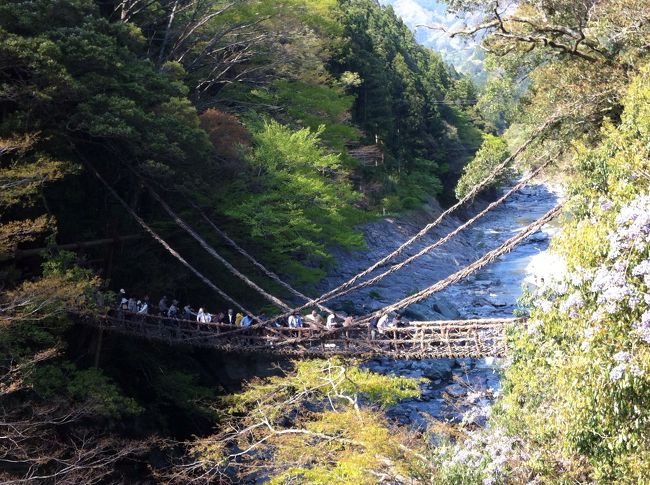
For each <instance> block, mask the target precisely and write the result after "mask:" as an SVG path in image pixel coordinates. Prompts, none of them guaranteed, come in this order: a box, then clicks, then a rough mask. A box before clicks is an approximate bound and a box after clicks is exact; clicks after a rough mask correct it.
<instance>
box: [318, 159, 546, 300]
mask: <svg viewBox="0 0 650 485" xmlns="http://www.w3.org/2000/svg"><path fill="white" fill-rule="evenodd" d="M552 161H553V160H552V159H549V160H548V161H546V162H545V163H543V164H542V165H540V166H539V167H538V168H536V169H535V170H534V171H533V172H531V173H529V174H528V175H526V176H525V177H524V178H522V179H521V180H520V181H519V182H518V183H517V184H516V185H514V186H513V187H512V188H511V189H510V190H508V191H507V192H506V193H505V194H503V195H502V196H501V197H500V198H499V199H497V200H495V201H494V202H492V203H491V204H489V205H488V206H487V207H485V209H483V210H482V211H481V212H479V213H478V214H476V215H475V216H474V217H472V218H471V219H469V220H467V221H466V222H465V223H463V224H461V225H460V226H458V227H457V228H456V229H454V230H453V231H452V232H450V233H449V234H447V235H446V236H445V237H443V238H442V239H438V240H437V241H436V242H434V243H433V244H429V245H428V246H426V247H424V248H422V249H421V250H420V251H419V252H417V253H416V254H414V255H413V256H410V257H409V258H407V259H405V260H404V261H402V262H401V263H398V264H395V265H393V266H391V267H390V268H389V269H388V270H386V271H384V272H383V273H381V274H378V275H377V276H374V277H373V278H370V279H369V280H366V281H363V282H361V283H359V284H357V285H354V286H351V287H350V288H347V289H345V290H343V291H341V292H339V293H337V294H336V295H333V296H329V297H327V298H323V299H322V301H329V300H331V299H333V298H340V297H341V296H343V295H347V294H348V293H352V292H353V291H357V290H360V289H362V288H365V287H367V286H370V285H372V284H374V283H377V282H378V281H380V280H382V279H384V278H385V277H387V276H389V275H391V274H393V273H395V272H397V271H399V270H400V269H402V268H403V267H404V266H407V265H408V264H410V263H412V262H413V261H415V260H416V259H418V258H421V257H422V256H424V255H425V254H427V253H429V252H430V251H432V250H434V249H436V248H438V247H440V246H442V245H443V244H445V243H446V242H447V241H449V240H450V239H452V238H453V237H454V236H456V235H457V234H459V233H460V232H461V231H463V230H464V229H466V228H467V227H469V226H471V225H472V224H474V223H475V222H476V221H477V220H479V219H480V218H481V217H483V216H484V215H485V214H487V213H488V212H489V211H491V210H492V209H494V208H495V207H496V206H498V205H500V204H502V203H503V202H504V201H505V200H506V199H508V198H509V197H510V196H511V195H512V194H514V193H515V192H518V191H519V190H521V189H522V188H523V187H525V186H526V185H527V184H528V183H529V182H530V181H531V180H532V179H533V178H535V177H536V176H537V175H538V174H539V173H540V172H541V171H542V170H543V169H544V168H546V167H547V166H548V165H550V164H551V162H552Z"/></svg>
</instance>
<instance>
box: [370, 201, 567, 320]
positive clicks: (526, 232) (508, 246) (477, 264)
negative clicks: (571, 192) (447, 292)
mask: <svg viewBox="0 0 650 485" xmlns="http://www.w3.org/2000/svg"><path fill="white" fill-rule="evenodd" d="M563 205H564V204H563V203H560V204H558V205H556V206H555V207H554V208H553V209H551V210H550V211H548V212H547V213H546V214H544V215H543V216H542V217H540V218H539V219H537V220H536V221H535V222H533V223H531V224H529V225H528V226H526V227H525V228H524V229H523V230H522V231H520V232H519V233H518V234H517V235H515V236H513V237H511V238H510V239H508V240H507V241H506V242H504V243H503V244H502V245H501V246H499V247H498V248H496V249H493V250H492V251H490V252H488V253H487V254H485V255H484V256H483V257H481V258H480V259H478V260H476V261H474V262H473V263H472V264H470V265H468V266H466V267H465V268H463V269H461V270H460V271H457V272H456V273H454V274H452V275H450V276H448V277H447V278H445V279H443V280H441V281H439V282H437V283H435V284H433V285H431V286H429V287H428V288H425V289H423V290H421V291H418V292H417V293H415V294H414V295H411V296H408V297H406V298H404V299H402V300H400V301H398V302H396V303H393V304H392V305H387V306H385V307H384V308H381V309H379V310H377V311H375V312H373V313H371V314H370V315H368V316H366V317H364V318H362V319H360V320H359V321H360V322H366V321H368V320H370V319H372V318H374V317H377V316H379V315H383V314H384V313H390V312H394V311H397V310H399V309H401V308H404V307H407V306H409V305H412V304H414V303H418V302H420V301H422V300H424V299H426V298H428V297H430V296H431V295H433V294H434V293H438V292H439V291H441V290H443V289H445V288H447V287H448V286H450V285H452V284H454V283H456V282H458V281H460V280H462V279H464V278H466V277H467V276H469V275H470V274H472V273H474V272H475V271H477V270H479V269H481V268H482V267H484V266H485V265H487V264H489V263H491V262H493V261H494V260H496V259H497V258H498V257H500V256H502V255H503V254H505V253H507V252H510V251H512V249H513V248H515V247H516V246H517V245H519V244H520V243H521V242H522V241H524V240H525V239H526V238H528V236H530V235H531V234H533V233H535V232H537V231H539V230H540V229H541V228H542V227H543V226H544V225H545V224H547V223H548V222H550V221H551V220H552V219H554V218H555V217H556V216H557V215H558V214H559V213H560V211H561V210H562V207H563Z"/></svg>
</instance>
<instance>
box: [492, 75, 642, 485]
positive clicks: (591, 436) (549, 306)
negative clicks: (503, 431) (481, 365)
mask: <svg viewBox="0 0 650 485" xmlns="http://www.w3.org/2000/svg"><path fill="white" fill-rule="evenodd" d="M648 72H649V71H648V70H647V69H644V70H643V71H642V74H641V75H640V76H639V77H638V78H637V79H636V80H635V81H634V82H633V83H632V84H631V87H630V89H629V92H628V95H627V97H626V100H625V111H624V113H623V115H622V118H621V123H620V124H619V126H618V127H613V126H611V125H610V124H607V125H606V126H605V127H604V128H603V133H602V135H603V139H602V141H601V143H599V144H598V145H597V146H595V147H593V148H586V147H584V146H583V147H580V148H579V149H578V154H577V156H576V157H575V161H574V170H575V172H574V176H573V177H572V183H571V187H570V194H571V198H570V201H569V202H570V209H569V210H570V214H571V216H572V217H571V218H569V219H568V220H567V221H566V222H565V224H564V231H563V233H562V237H561V238H560V240H559V241H558V242H557V243H556V246H557V250H558V251H559V252H560V253H561V254H562V255H563V256H564V258H565V259H566V263H567V265H568V268H569V274H568V275H567V277H566V279H565V280H564V281H560V282H548V283H547V285H546V286H545V287H544V288H542V289H541V290H540V291H539V292H538V294H536V295H534V298H532V299H531V300H532V302H533V307H532V308H531V319H532V320H531V322H530V323H529V328H528V330H523V329H522V330H520V331H518V332H516V333H515V334H514V335H513V337H512V338H513V350H512V352H513V363H512V366H511V367H510V368H509V369H508V371H507V373H506V382H505V385H504V390H505V399H504V400H503V402H502V403H501V405H500V407H499V413H498V415H499V418H498V419H499V423H500V425H501V426H503V427H505V428H507V429H509V432H510V433H511V434H513V435H517V436H520V437H522V439H524V440H525V441H526V443H527V445H528V446H531V447H533V448H534V449H535V455H536V456H537V459H538V460H539V459H540V458H541V459H542V461H541V463H540V462H539V461H536V460H534V459H533V458H532V457H531V458H530V459H529V460H528V461H527V462H526V465H525V466H526V467H529V469H533V470H535V471H536V473H539V474H540V475H541V476H543V477H545V478H546V479H547V480H549V481H554V480H557V479H559V477H560V476H562V479H563V480H564V479H566V480H568V479H569V478H570V477H571V478H573V479H574V480H584V479H585V478H584V477H591V478H592V479H593V480H595V481H597V482H599V483H612V482H618V483H638V482H639V481H643V480H644V479H645V477H647V476H648V471H649V470H650V461H648V458H647V457H648V456H649V455H648V450H649V449H650V448H649V447H650V442H649V441H648V437H647V429H648V426H649V425H650V414H648V411H647V410H648V407H649V406H650V384H649V381H648V370H649V369H650V347H649V346H648V342H647V336H644V335H645V334H644V333H643V329H644V328H645V327H644V325H645V324H644V323H643V322H645V321H646V320H647V319H648V315H650V312H648V301H647V299H646V298H644V295H647V278H645V277H644V274H645V273H644V271H645V270H644V269H643V268H644V266H643V265H644V264H646V263H647V261H648V259H647V258H648V256H649V254H648V244H647V241H646V240H645V232H644V231H646V229H640V231H641V232H640V233H636V232H634V230H633V229H631V228H633V227H636V226H634V224H637V225H638V226H639V227H641V224H644V225H643V227H644V228H645V227H646V225H647V224H646V223H644V222H642V221H643V220H645V219H644V218H645V216H641V214H638V215H637V214H636V212H635V211H638V210H641V213H642V214H645V213H646V212H647V209H643V208H642V209H635V207H640V206H639V204H643V202H642V201H644V200H646V198H647V190H648V186H649V185H650V184H649V183H648V180H647V179H646V178H643V177H641V178H639V177H638V174H640V173H645V172H646V171H647V170H648V169H649V168H650V157H648V152H647V150H645V149H644V148H643V147H645V146H647V144H648V143H649V142H650V136H649V133H648V131H647V129H646V127H647V126H648V123H649V122H650V112H649V111H648V108H647V106H648V101H650V83H649V82H648V80H649V79H650V78H649V77H648ZM646 205H647V204H646ZM634 221H636V222H634ZM544 462H545V464H544ZM540 465H543V466H540Z"/></svg>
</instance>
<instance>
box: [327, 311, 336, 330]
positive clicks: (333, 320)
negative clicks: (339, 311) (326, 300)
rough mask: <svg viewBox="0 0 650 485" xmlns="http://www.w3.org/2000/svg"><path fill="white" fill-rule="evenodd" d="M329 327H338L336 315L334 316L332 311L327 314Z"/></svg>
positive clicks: (329, 328)
mask: <svg viewBox="0 0 650 485" xmlns="http://www.w3.org/2000/svg"><path fill="white" fill-rule="evenodd" d="M326 326H327V329H328V330H331V329H333V328H334V327H336V317H335V316H334V314H333V313H330V314H329V315H327V323H326Z"/></svg>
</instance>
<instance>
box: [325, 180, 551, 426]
mask: <svg viewBox="0 0 650 485" xmlns="http://www.w3.org/2000/svg"><path fill="white" fill-rule="evenodd" d="M558 198H559V193H558V191H557V190H554V189H552V188H551V187H550V186H548V185H545V184H539V185H531V186H529V187H525V188H524V189H523V190H521V191H520V192H518V193H516V194H513V195H512V196H511V197H510V198H509V199H508V200H507V201H506V202H505V203H503V204H502V205H500V206H499V207H497V208H495V209H494V210H493V211H491V212H490V213H488V214H487V215H486V216H484V217H483V218H482V219H481V220H479V221H478V222H477V223H476V224H475V225H473V226H472V227H470V228H468V229H466V230H465V231H464V232H462V233H461V234H459V235H458V236H456V237H455V238H454V239H452V240H451V241H449V242H448V243H447V244H446V245H444V246H442V247H440V248H439V249H437V250H435V251H434V252H432V253H430V254H427V255H426V256H423V257H422V258H420V259H419V260H418V261H416V262H415V263H413V264H411V265H410V266H407V267H406V268H404V269H402V270H401V271H398V272H397V273H395V274H393V275H390V276H389V277H387V278H385V279H384V280H382V281H380V282H378V283H377V284H376V285H375V286H373V287H371V288H365V289H363V290H361V291H359V292H357V293H353V294H351V295H348V296H345V297H343V298H342V299H341V300H339V301H335V303H334V306H335V307H338V308H339V309H342V310H344V311H347V312H352V313H355V314H357V315H358V314H363V313H367V312H368V311H370V310H375V309H379V308H381V307H383V306H385V305H388V304H390V303H392V302H394V301H397V300H399V299H401V298H404V297H405V296H407V295H409V294H412V293H413V292H414V291H416V290H419V289H422V288H424V287H427V286H429V285H431V284H433V283H435V282H436V281H438V280H440V279H442V278H445V277H446V276H448V275H450V274H452V273H454V272H456V271H458V270H459V269H461V268H463V267H464V266H466V265H467V264H469V263H471V262H472V261H474V260H476V259H478V258H479V257H481V256H482V255H483V254H484V253H485V252H487V251H489V250H491V249H494V248H496V247H497V246H499V245H500V244H501V243H503V242H504V241H505V240H506V239H508V238H510V237H512V236H513V235H514V234H515V233H516V232H518V231H520V230H521V229H523V228H524V227H525V226H526V225H528V224H530V223H531V222H533V221H534V220H536V219H537V218H539V217H540V216H541V215H543V214H544V213H545V212H547V211H548V210H549V209H551V208H552V207H553V206H554V205H555V204H556V203H557V201H558ZM485 203H486V202H485V201H476V202H475V203H474V204H473V206H471V207H470V208H469V209H467V210H466V211H465V213H463V214H460V215H456V216H452V217H450V218H448V219H446V220H445V221H444V222H443V223H442V224H441V225H440V226H438V227H436V228H434V229H433V230H432V231H431V232H430V233H429V234H428V235H426V236H425V237H423V238H422V239H421V240H420V241H418V242H417V243H415V244H414V245H413V246H412V247H411V249H410V250H409V251H408V252H407V254H404V255H403V256H402V257H403V258H406V257H407V256H408V255H410V254H413V253H415V252H416V251H418V250H419V249H420V248H422V247H424V246H426V245H429V244H431V243H432V242H434V241H436V240H438V239H439V238H441V237H443V236H445V235H446V234H447V233H449V232H450V231H452V230H453V229H454V228H456V227H457V226H458V225H460V224H462V222H463V220H462V218H463V217H469V216H471V214H472V213H474V212H476V211H478V210H480V209H481V208H482V207H483V206H484V204H485ZM440 211H441V209H440V207H438V206H436V205H430V206H428V207H426V208H425V209H423V210H421V211H418V212H414V213H411V214H408V215H405V216H403V217H400V218H384V219H382V220H379V221H376V222H373V223H371V224H368V225H366V226H365V227H364V232H365V235H366V241H367V244H368V250H367V251H359V252H354V253H346V252H340V253H338V254H337V269H336V271H334V272H332V274H331V275H330V276H329V277H328V278H327V279H326V280H325V281H324V283H323V285H322V287H321V288H320V290H323V291H325V290H327V289H328V288H331V287H334V286H336V285H337V284H339V283H341V282H342V281H345V280H347V279H349V278H350V277H351V276H353V275H354V274H356V273H358V272H359V271H361V270H363V269H365V268H366V267H368V266H370V264H372V263H374V262H375V261H377V260H378V259H380V258H381V257H383V256H384V255H386V254H387V253H389V252H390V251H392V250H393V249H395V248H396V247H398V246H399V245H400V244H402V242H403V241H404V240H406V239H407V238H408V237H410V236H411V235H413V234H414V233H416V232H417V231H418V230H419V229H420V228H421V227H422V226H423V225H425V224H426V223H428V222H430V221H431V220H433V219H434V218H435V217H436V216H437V215H438V214H439V213H440ZM555 231H556V227H555V226H554V225H553V224H549V225H547V226H545V227H544V228H543V230H542V231H540V232H538V233H536V234H534V235H532V236H531V237H529V238H528V239H527V240H526V241H525V242H524V243H523V244H521V245H520V246H518V247H517V248H516V249H514V250H513V251H512V252H510V253H508V254H506V255H504V256H502V257H501V258H500V259H499V260H497V261H496V262H494V263H492V264H491V265H489V266H487V267H485V268H484V269H483V270H481V271H479V272H477V273H475V274H473V275H471V276H470V277H468V278H467V279H465V280H464V281H462V282H460V283H458V284H456V285H454V286H452V287H449V288H447V289H446V290H444V291H443V292H440V293H438V294H436V295H434V296H432V297H431V298H429V299H428V300H426V301H424V302H421V303H419V304H417V305H413V306H412V307H410V308H408V309H405V311H404V316H405V317H406V319H407V320H442V319H457V318H493V317H510V316H512V313H513V311H514V309H515V308H516V302H517V299H518V298H519V297H520V295H521V292H522V285H523V284H525V283H527V284H535V282H536V281H537V280H538V279H540V278H543V277H548V276H549V275H550V274H551V273H554V272H559V271H561V263H560V262H559V261H558V260H556V259H555V258H554V257H553V256H552V255H551V254H550V253H549V252H548V245H549V239H550V236H551V235H552V234H553V233H554V232H555ZM365 365H366V366H367V367H368V368H369V369H372V370H373V371H376V372H380V373H385V374H388V373H391V374H395V375H399V376H407V377H415V378H422V379H423V384H422V396H421V397H420V398H419V399H410V400H405V401H402V402H401V403H400V404H398V405H397V406H395V407H394V408H392V409H391V410H389V412H388V414H389V416H390V417H392V418H394V419H395V420H397V421H399V422H401V423H403V424H409V425H416V426H424V425H425V424H426V422H427V420H428V419H430V418H435V419H438V420H443V421H455V422H458V421H461V420H465V421H471V422H474V423H475V424H479V425H480V424H482V423H483V422H484V420H485V418H486V417H487V413H489V404H490V403H491V402H492V400H493V399H494V397H495V396H496V395H497V394H498V392H499V389H500V384H499V362H498V361H495V359H480V360H477V359H436V360H417V361H416V360H393V359H388V358H377V359H373V360H371V361H369V362H367V363H366V364H365Z"/></svg>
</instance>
